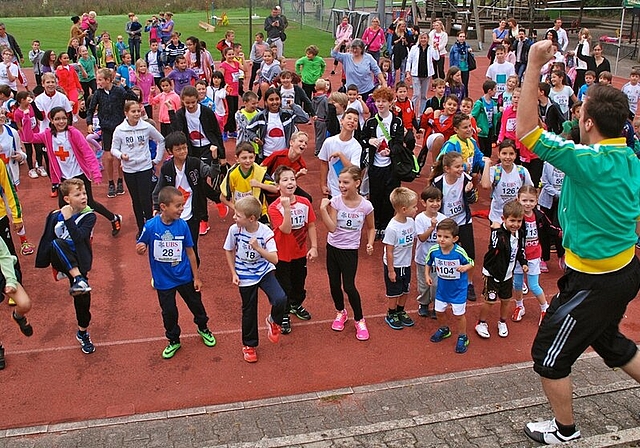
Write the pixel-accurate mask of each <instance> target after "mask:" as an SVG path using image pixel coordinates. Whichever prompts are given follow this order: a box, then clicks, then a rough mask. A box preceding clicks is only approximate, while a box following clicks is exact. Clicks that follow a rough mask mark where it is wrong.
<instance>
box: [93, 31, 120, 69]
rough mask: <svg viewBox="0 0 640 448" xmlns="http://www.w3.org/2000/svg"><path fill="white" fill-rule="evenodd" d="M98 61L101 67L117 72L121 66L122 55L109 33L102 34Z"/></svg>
mask: <svg viewBox="0 0 640 448" xmlns="http://www.w3.org/2000/svg"><path fill="white" fill-rule="evenodd" d="M97 51H98V53H97V54H98V57H97V58H96V59H98V62H99V65H100V67H103V68H110V69H111V70H115V69H116V67H117V66H118V65H120V62H121V61H120V53H118V49H117V48H116V44H114V43H113V41H112V40H111V36H109V33H106V32H105V33H102V37H101V38H100V43H99V44H98V50H97Z"/></svg>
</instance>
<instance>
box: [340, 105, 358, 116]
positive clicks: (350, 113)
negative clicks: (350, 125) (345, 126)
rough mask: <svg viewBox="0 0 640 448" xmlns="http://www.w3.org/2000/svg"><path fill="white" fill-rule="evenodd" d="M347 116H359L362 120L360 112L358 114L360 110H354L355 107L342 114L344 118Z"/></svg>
mask: <svg viewBox="0 0 640 448" xmlns="http://www.w3.org/2000/svg"><path fill="white" fill-rule="evenodd" d="M345 115H357V116H358V118H360V112H358V110H357V109H354V108H353V107H350V108H348V109H347V110H345V111H344V113H343V114H342V117H343V118H344V116H345Z"/></svg>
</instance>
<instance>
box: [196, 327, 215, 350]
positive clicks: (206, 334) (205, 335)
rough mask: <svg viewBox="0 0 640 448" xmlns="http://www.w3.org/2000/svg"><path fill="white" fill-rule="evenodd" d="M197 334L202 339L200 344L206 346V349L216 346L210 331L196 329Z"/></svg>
mask: <svg viewBox="0 0 640 448" xmlns="http://www.w3.org/2000/svg"><path fill="white" fill-rule="evenodd" d="M198 334H199V335H200V337H201V338H202V342H204V345H206V346H207V347H213V346H214V345H216V338H215V336H214V335H213V333H211V330H209V329H208V328H207V327H205V328H202V329H200V328H198Z"/></svg>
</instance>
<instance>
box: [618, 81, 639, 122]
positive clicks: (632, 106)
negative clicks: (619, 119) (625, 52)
mask: <svg viewBox="0 0 640 448" xmlns="http://www.w3.org/2000/svg"><path fill="white" fill-rule="evenodd" d="M638 81H640V70H638V69H633V70H631V73H630V74H629V82H628V83H626V84H625V85H624V86H622V89H621V90H622V93H624V94H625V95H627V99H628V100H629V118H630V119H631V120H633V118H634V117H635V115H636V111H637V110H638V100H640V84H639V83H638Z"/></svg>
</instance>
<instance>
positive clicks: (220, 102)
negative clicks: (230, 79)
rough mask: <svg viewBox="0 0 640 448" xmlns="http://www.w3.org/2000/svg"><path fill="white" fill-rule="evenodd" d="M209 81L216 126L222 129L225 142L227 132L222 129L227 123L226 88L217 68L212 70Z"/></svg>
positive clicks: (227, 137) (222, 76)
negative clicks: (216, 121)
mask: <svg viewBox="0 0 640 448" xmlns="http://www.w3.org/2000/svg"><path fill="white" fill-rule="evenodd" d="M211 83H212V86H211V89H212V93H213V103H214V104H215V108H214V112H215V114H216V119H217V120H218V126H219V127H220V130H221V131H222V140H224V141H225V142H226V141H227V140H228V139H229V134H228V133H227V131H224V130H223V129H224V128H225V125H226V124H227V117H228V113H229V109H228V108H227V88H226V84H225V82H224V75H223V74H222V72H220V71H217V70H216V71H215V72H213V75H211Z"/></svg>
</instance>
